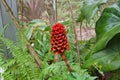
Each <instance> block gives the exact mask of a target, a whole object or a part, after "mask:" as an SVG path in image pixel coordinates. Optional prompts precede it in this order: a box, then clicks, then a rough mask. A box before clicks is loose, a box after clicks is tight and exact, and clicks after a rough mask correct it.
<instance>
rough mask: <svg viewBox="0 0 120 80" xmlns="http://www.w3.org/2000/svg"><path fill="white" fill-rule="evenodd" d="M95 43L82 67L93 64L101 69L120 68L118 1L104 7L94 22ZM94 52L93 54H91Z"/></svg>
mask: <svg viewBox="0 0 120 80" xmlns="http://www.w3.org/2000/svg"><path fill="white" fill-rule="evenodd" d="M96 36H97V37H96V39H97V40H96V44H95V45H94V47H93V48H92V50H91V52H90V54H88V55H91V56H89V57H88V58H87V60H86V61H85V63H84V64H83V67H85V68H88V67H90V66H92V65H94V64H97V65H99V66H102V68H101V69H102V70H103V71H112V70H116V69H118V68H120V64H119V63H120V3H119V2H118V3H115V4H113V5H112V6H110V7H108V8H106V9H105V10H104V11H103V13H102V15H101V17H100V19H99V20H98V21H97V23H96ZM93 53H94V54H93Z"/></svg>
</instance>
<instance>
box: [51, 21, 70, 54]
mask: <svg viewBox="0 0 120 80" xmlns="http://www.w3.org/2000/svg"><path fill="white" fill-rule="evenodd" d="M51 45H52V51H53V52H54V54H63V53H64V51H65V50H68V49H69V45H68V41H67V36H66V30H65V27H64V26H63V25H62V24H61V23H57V24H55V25H54V26H53V27H52V36H51Z"/></svg>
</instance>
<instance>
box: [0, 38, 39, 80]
mask: <svg viewBox="0 0 120 80" xmlns="http://www.w3.org/2000/svg"><path fill="white" fill-rule="evenodd" d="M0 39H1V40H2V41H4V44H5V45H6V46H7V49H9V50H10V52H11V54H12V56H13V57H12V58H11V59H10V60H6V63H7V64H4V68H6V69H5V70H6V72H5V75H4V76H5V80H11V79H9V77H8V74H9V75H11V76H13V77H14V76H18V77H16V78H17V79H19V80H23V79H24V80H32V79H34V80H35V78H37V76H38V75H39V73H40V72H39V71H40V69H39V68H38V67H37V65H36V63H35V60H34V58H33V57H32V56H31V55H30V54H29V53H28V51H27V48H26V49H25V50H23V49H22V48H21V47H18V46H16V44H15V43H14V42H12V41H10V40H8V39H6V38H0ZM25 46H26V45H25ZM36 74H37V75H36ZM10 78H11V77H10ZM14 80H15V79H14Z"/></svg>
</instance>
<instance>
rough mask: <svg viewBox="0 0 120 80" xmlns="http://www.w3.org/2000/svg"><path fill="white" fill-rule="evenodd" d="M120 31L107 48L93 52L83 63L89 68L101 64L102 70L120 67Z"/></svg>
mask: <svg viewBox="0 0 120 80" xmlns="http://www.w3.org/2000/svg"><path fill="white" fill-rule="evenodd" d="M119 63H120V33H119V34H117V35H116V36H115V37H113V38H112V39H111V40H110V41H109V43H108V44H107V46H106V48H105V49H103V50H101V51H99V52H96V53H95V54H93V55H92V56H91V57H90V58H89V59H88V60H86V62H85V63H84V64H83V65H82V66H83V67H84V68H88V67H90V66H92V65H94V64H97V65H99V66H101V67H102V68H101V70H102V71H112V70H116V69H118V68H120V64H119Z"/></svg>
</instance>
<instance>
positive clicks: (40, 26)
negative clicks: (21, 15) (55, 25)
mask: <svg viewBox="0 0 120 80" xmlns="http://www.w3.org/2000/svg"><path fill="white" fill-rule="evenodd" d="M62 1H63V3H64V1H66V0H62ZM107 1H108V0H97V1H96V0H84V1H83V3H82V2H81V4H82V6H81V9H80V10H78V9H76V12H77V13H79V14H76V15H75V17H76V16H78V18H77V19H76V23H83V25H84V24H86V23H85V22H87V24H88V25H90V24H95V31H96V38H92V39H90V40H88V41H87V40H86V41H79V44H78V45H79V49H80V60H81V64H79V63H78V54H77V51H76V42H75V35H74V30H73V23H72V20H71V19H70V18H68V17H67V18H66V19H65V20H63V21H62V22H61V23H62V24H64V25H65V28H66V31H67V37H68V42H69V45H70V50H68V51H66V52H65V55H66V57H67V59H68V61H69V64H70V66H71V67H72V69H73V72H71V73H70V72H69V71H68V69H67V67H66V65H65V63H64V62H63V61H62V59H61V58H60V61H59V62H54V54H53V52H52V51H51V44H50V41H51V40H50V39H51V26H50V25H49V24H47V23H46V22H45V21H42V20H39V19H34V20H32V21H29V22H27V23H26V22H21V24H19V25H20V26H24V27H25V28H20V29H19V30H18V33H16V34H17V42H13V41H12V40H9V39H7V38H5V37H4V32H5V30H6V29H7V27H8V25H7V26H6V27H5V28H4V29H3V30H2V31H1V33H0V47H1V49H0V67H1V68H3V69H4V73H1V72H0V74H1V75H0V78H1V77H4V79H5V80H104V79H106V80H119V79H120V78H119V73H120V72H119V71H120V64H119V63H120V52H119V50H120V48H119V47H120V42H119V41H120V28H119V27H120V0H119V1H118V2H115V3H114V4H112V5H110V6H108V7H106V8H105V9H104V10H103V12H102V13H101V14H100V16H98V15H99V14H98V12H99V11H98V10H99V9H100V7H101V5H102V4H103V3H107ZM73 3H74V1H73ZM74 4H78V3H74ZM74 4H73V5H74ZM61 5H62V3H61ZM61 5H59V6H61ZM78 5H79V4H78ZM61 9H62V8H61V7H60V8H58V10H61ZM58 12H59V11H58ZM59 13H60V12H59ZM65 16H66V14H65ZM96 17H97V18H96ZM26 42H30V44H31V45H32V48H33V49H34V50H35V51H36V52H37V53H38V57H39V58H40V59H41V64H42V65H41V67H39V66H38V65H37V64H36V61H35V59H34V57H33V56H32V55H31V52H30V51H29V49H28V47H27V45H26ZM6 51H7V52H8V53H6ZM7 55H10V56H7Z"/></svg>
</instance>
